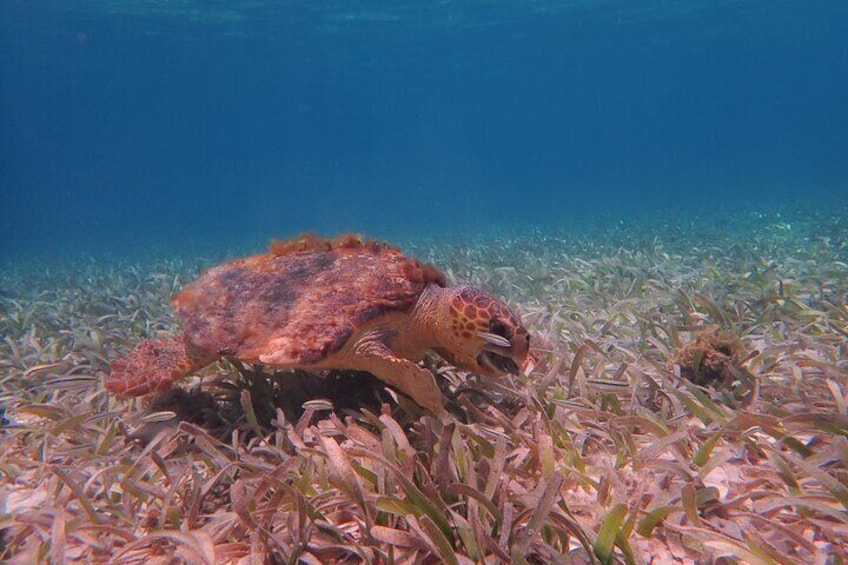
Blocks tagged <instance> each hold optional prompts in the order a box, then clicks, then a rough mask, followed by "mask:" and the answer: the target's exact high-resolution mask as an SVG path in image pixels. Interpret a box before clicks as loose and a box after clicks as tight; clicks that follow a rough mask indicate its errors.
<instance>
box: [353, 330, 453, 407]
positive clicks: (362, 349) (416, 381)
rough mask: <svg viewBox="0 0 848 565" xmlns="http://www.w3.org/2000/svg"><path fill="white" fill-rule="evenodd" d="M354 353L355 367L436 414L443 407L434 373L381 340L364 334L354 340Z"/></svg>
mask: <svg viewBox="0 0 848 565" xmlns="http://www.w3.org/2000/svg"><path fill="white" fill-rule="evenodd" d="M354 352H355V355H356V357H357V359H358V360H357V362H356V365H357V369H362V370H365V371H368V372H369V373H371V374H373V375H374V376H375V377H377V378H378V379H380V380H381V381H383V382H385V383H387V384H389V385H391V386H392V387H394V388H396V389H397V390H399V391H400V392H402V393H403V394H405V395H407V396H409V397H410V398H412V400H414V401H415V402H416V403H417V404H418V405H419V406H422V407H423V408H426V409H427V410H429V411H430V412H432V413H433V414H435V415H437V416H438V415H439V414H440V413H441V412H442V411H443V410H444V409H445V404H444V399H443V398H442V391H441V390H439V386H438V385H437V384H436V379H435V377H433V373H431V372H430V371H428V370H427V369H423V368H421V367H419V366H418V365H417V364H416V363H413V362H412V361H409V360H408V359H403V358H401V357H398V356H397V355H395V353H394V351H392V350H391V349H390V348H389V347H388V346H387V345H386V344H385V343H383V341H381V340H380V339H376V338H375V336H370V335H366V337H365V338H363V339H360V340H359V341H358V342H357V344H356V346H355V348H354Z"/></svg>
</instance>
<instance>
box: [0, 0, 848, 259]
mask: <svg viewBox="0 0 848 565" xmlns="http://www.w3.org/2000/svg"><path fill="white" fill-rule="evenodd" d="M846 37H848V3H846V2H844V1H842V0H794V1H793V0H772V1H765V0H750V1H731V0H700V1H696V0H691V1H685V2H684V1H678V0H653V1H648V0H609V1H590V0H580V1H578V0H575V1H565V0H563V1H559V2H557V1H550V0H548V1H544V0H537V1H517V0H516V1H492V2H484V1H470V0H469V1H449V0H445V1H438V2H378V1H373V0H372V1H346V2H340V1H327V2H320V1H314V0H295V1H286V2H281V1H270V0H269V1H260V0H236V1H220V0H215V1H211V0H210V1H201V0H174V1H167V2H149V1H142V0H108V1H107V0H76V1H69V0H4V1H3V2H2V3H0V71H1V72H2V76H1V77H0V78H2V80H0V121H2V137H1V138H0V143H2V145H1V146H0V197H1V198H2V200H0V257H2V258H4V259H6V260H12V261H15V260H16V259H20V258H22V257H51V256H55V255H56V254H64V255H68V254H78V253H83V254H86V255H92V256H97V255H100V254H109V255H112V254H114V255H121V254H132V253H136V252H140V251H144V250H147V251H149V250H156V251H157V252H162V253H166V254H167V253H179V252H182V251H187V250H188V251H190V250H193V249H209V248H221V249H232V248H240V249H255V250H259V249H261V248H263V247H264V245H265V243H266V242H267V241H268V239H270V238H271V237H284V236H287V235H291V234H294V233H298V232H301V231H306V230H308V231H317V232H322V233H327V234H334V233H340V232H346V231H358V232H363V233H365V234H368V235H371V236H378V237H387V238H401V239H406V238H415V237H447V238H450V237H454V236H458V235H463V234H465V235H467V234H478V233H492V234H497V233H512V232H521V231H523V230H529V229H536V228H554V229H578V230H579V229H581V226H588V225H592V224H593V223H596V222H617V221H625V220H627V219H629V218H638V217H640V216H641V215H645V214H657V213H659V214H661V215H662V214H665V215H668V216H674V215H675V214H678V213H684V211H686V212H685V213H693V211H694V213H700V214H703V215H706V216H707V217H708V216H709V214H711V213H715V214H722V213H725V212H726V211H727V210H733V209H739V208H750V209H751V210H752V211H754V212H756V211H757V210H760V209H772V208H774V207H781V206H782V207H786V208H787V209H792V208H794V207H797V206H806V207H821V208H824V209H826V208H829V207H833V206H834V204H835V203H836V204H838V203H843V205H844V201H845V199H846V196H848V41H846Z"/></svg>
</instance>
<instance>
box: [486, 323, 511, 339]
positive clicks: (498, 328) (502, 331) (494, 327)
mask: <svg viewBox="0 0 848 565" xmlns="http://www.w3.org/2000/svg"><path fill="white" fill-rule="evenodd" d="M489 331H490V332H492V333H493V334H495V335H499V336H501V337H503V338H506V339H508V340H510V339H512V330H511V329H510V328H509V326H507V325H506V324H504V323H503V322H502V321H500V320H499V319H497V318H492V320H491V321H490V322H489Z"/></svg>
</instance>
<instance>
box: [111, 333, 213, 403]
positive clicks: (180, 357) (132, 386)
mask: <svg viewBox="0 0 848 565" xmlns="http://www.w3.org/2000/svg"><path fill="white" fill-rule="evenodd" d="M212 361H214V359H198V358H196V357H195V356H192V355H189V353H188V350H187V348H186V341H185V338H184V337H183V336H178V337H169V338H164V339H148V340H146V341H143V342H141V343H140V344H138V346H136V348H135V349H133V350H132V351H130V353H129V354H128V355H126V356H125V357H122V358H120V359H118V360H116V361H114V362H113V363H112V365H111V370H112V374H111V376H110V378H109V380H107V381H106V390H108V391H109V392H114V393H116V394H122V395H125V396H141V395H143V394H148V393H151V392H155V391H158V390H167V389H169V388H171V385H173V384H174V383H175V382H176V381H178V380H180V379H181V378H183V377H186V376H188V375H190V374H191V373H193V372H194V371H197V370H198V369H201V368H203V367H205V366H206V365H208V364H209V363H211V362H212Z"/></svg>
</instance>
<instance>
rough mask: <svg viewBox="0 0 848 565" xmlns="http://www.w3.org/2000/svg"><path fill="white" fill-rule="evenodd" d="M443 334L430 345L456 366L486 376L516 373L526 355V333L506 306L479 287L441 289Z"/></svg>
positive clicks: (528, 342) (528, 335) (516, 317)
mask: <svg viewBox="0 0 848 565" xmlns="http://www.w3.org/2000/svg"><path fill="white" fill-rule="evenodd" d="M442 300H444V301H445V302H447V304H445V303H444V302H443V306H447V307H446V308H444V309H441V311H442V312H447V314H446V317H447V318H448V319H447V320H442V324H443V325H442V328H443V332H442V333H443V335H441V336H439V337H440V339H439V342H440V343H439V347H436V348H434V349H435V350H436V352H437V353H438V354H439V355H441V356H442V357H443V358H444V359H445V360H446V361H448V362H449V363H451V364H452V365H454V366H456V367H457V368H459V369H463V370H466V371H471V372H474V373H480V374H482V375H486V376H488V377H502V376H504V375H505V374H507V373H512V374H517V373H518V372H519V371H520V370H521V367H522V365H524V362H525V360H526V359H527V351H528V349H529V348H530V334H529V333H528V332H527V330H526V329H525V328H524V326H523V325H522V324H521V320H519V319H518V316H516V315H515V314H514V313H513V312H512V311H511V310H510V309H509V307H508V306H507V305H506V304H504V303H503V302H501V301H500V300H498V299H497V298H495V297H493V296H490V295H488V294H486V293H485V292H483V291H482V290H479V289H476V288H473V287H470V286H459V287H455V288H447V289H444V294H443V295H442Z"/></svg>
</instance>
